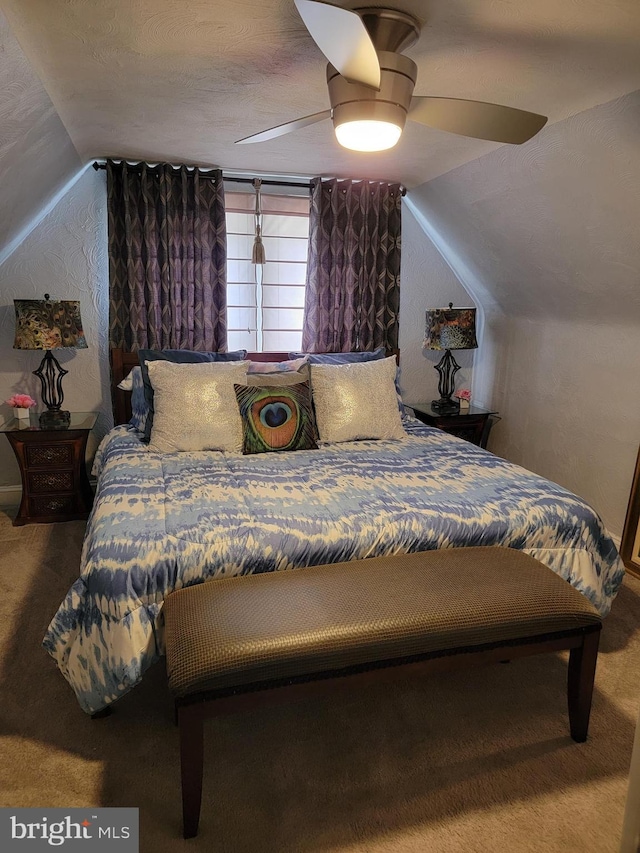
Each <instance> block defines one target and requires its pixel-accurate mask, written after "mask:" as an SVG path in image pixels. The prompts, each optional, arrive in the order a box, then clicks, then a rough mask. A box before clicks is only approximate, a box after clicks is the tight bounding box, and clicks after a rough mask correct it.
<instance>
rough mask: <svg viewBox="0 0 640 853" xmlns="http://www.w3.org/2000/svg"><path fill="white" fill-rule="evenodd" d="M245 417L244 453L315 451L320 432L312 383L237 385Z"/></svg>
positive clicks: (243, 425) (243, 423)
mask: <svg viewBox="0 0 640 853" xmlns="http://www.w3.org/2000/svg"><path fill="white" fill-rule="evenodd" d="M234 388H235V391H236V399H237V401H238V407H239V409H240V415H241V417H242V434H243V435H242V452H243V453H268V452H270V451H274V450H316V449H317V447H318V445H317V443H316V441H317V438H318V429H317V427H316V419H315V415H314V411H313V402H312V398H311V386H310V384H309V382H298V383H297V384H296V385H283V386H273V385H257V386H250V385H234Z"/></svg>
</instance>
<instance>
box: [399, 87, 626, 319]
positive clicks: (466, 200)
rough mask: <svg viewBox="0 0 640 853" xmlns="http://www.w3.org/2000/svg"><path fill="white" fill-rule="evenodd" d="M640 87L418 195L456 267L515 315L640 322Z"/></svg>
mask: <svg viewBox="0 0 640 853" xmlns="http://www.w3.org/2000/svg"><path fill="white" fill-rule="evenodd" d="M639 116H640V91H636V92H634V93H631V94H629V95H626V96H624V97H622V98H618V99H616V100H614V101H612V102H610V103H608V104H603V105H600V106H598V107H594V108H593V109H590V110H586V111H584V112H583V113H580V114H579V115H576V116H572V117H571V118H568V119H565V120H564V121H562V122H557V123H556V124H554V125H552V126H551V127H549V128H545V129H544V131H543V132H542V134H541V135H540V136H538V137H535V138H534V139H532V140H530V142H529V143H528V144H527V146H522V147H518V146H514V147H511V146H503V147H501V148H499V149H498V150H496V151H493V152H491V153H489V154H487V155H486V156H485V157H483V158H482V159H481V160H476V161H474V162H471V163H467V164H466V165H464V166H461V167H459V168H458V169H454V170H452V171H451V172H449V173H448V174H446V175H442V176H441V177H439V178H436V179H435V180H433V181H430V182H429V183H428V184H425V185H424V186H421V187H418V188H416V189H414V190H413V191H411V192H410V193H409V199H410V201H411V203H412V204H413V205H415V207H416V208H417V210H418V211H419V214H420V215H421V217H422V218H423V221H424V223H425V228H426V230H427V232H428V233H429V230H430V232H431V235H432V236H433V238H434V240H435V242H436V244H437V245H438V246H439V248H440V250H441V251H442V253H443V255H444V257H445V258H446V259H447V260H448V261H449V263H450V264H451V266H452V268H453V269H454V272H457V274H458V277H459V278H460V280H461V281H462V282H463V284H465V286H466V287H467V289H468V290H469V292H471V293H472V294H473V295H474V296H475V297H476V298H477V299H478V301H479V302H480V303H481V304H484V305H490V304H493V305H497V306H499V308H500V309H502V311H503V312H504V313H505V314H507V315H509V316H522V317H529V318H545V317H547V318H553V319H554V320H557V321H563V320H564V321H576V322H587V323H591V324H593V325H594V326H595V325H598V324H605V323H616V324H621V325H629V326H630V325H634V324H635V325H636V327H637V325H638V324H639V323H640V287H639V286H638V270H640V241H638V238H637V234H638V222H640V121H639V120H638V119H639Z"/></svg>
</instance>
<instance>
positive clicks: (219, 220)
mask: <svg viewBox="0 0 640 853" xmlns="http://www.w3.org/2000/svg"><path fill="white" fill-rule="evenodd" d="M107 197H108V213H109V283H110V287H109V291H110V308H109V315H110V316H109V338H110V345H111V347H117V348H121V349H124V350H126V351H129V352H131V351H134V350H137V349H143V348H150V349H165V348H169V349H190V350H208V351H212V352H214V351H218V352H224V351H225V350H226V348H227V297H226V290H227V284H226V260H227V257H226V256H227V237H226V227H225V210H224V187H223V183H222V172H219V171H217V172H213V173H212V172H208V173H203V172H201V171H200V170H199V169H187V168H186V166H181V167H180V168H179V169H176V168H174V167H172V166H169V165H167V164H162V165H160V166H153V167H152V166H148V165H147V164H145V163H142V164H140V165H137V166H132V165H129V164H127V163H113V162H111V161H108V162H107Z"/></svg>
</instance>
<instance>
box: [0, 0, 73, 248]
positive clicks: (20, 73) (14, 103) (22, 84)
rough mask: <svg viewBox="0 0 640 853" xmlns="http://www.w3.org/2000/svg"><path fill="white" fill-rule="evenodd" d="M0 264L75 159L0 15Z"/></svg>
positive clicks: (62, 181) (69, 175)
mask: <svg viewBox="0 0 640 853" xmlns="http://www.w3.org/2000/svg"><path fill="white" fill-rule="evenodd" d="M0 80H2V85H1V86H0V262H1V261H2V259H3V258H4V257H6V256H7V254H9V253H10V251H11V247H12V245H13V244H15V243H16V242H19V240H20V236H21V234H23V233H25V231H27V230H28V229H29V226H30V223H31V222H32V221H33V219H34V217H37V216H38V215H39V214H40V213H41V211H42V209H43V208H45V207H46V206H47V203H48V202H50V201H51V200H53V199H54V198H55V196H56V194H57V193H58V192H59V191H60V190H62V188H63V187H65V186H66V184H67V183H68V181H69V180H70V179H71V178H72V177H73V176H74V175H76V174H77V173H78V171H79V169H80V167H81V160H80V157H79V156H78V153H77V152H76V150H75V148H74V146H73V143H72V142H71V139H70V138H69V134H68V133H67V131H66V130H65V127H64V125H63V124H62V122H61V121H60V118H59V117H58V113H57V112H56V109H55V107H54V106H53V104H52V103H51V100H50V98H49V96H48V95H47V92H46V91H45V89H44V87H43V85H42V83H41V82H40V80H39V79H38V76H37V75H36V74H35V72H34V70H33V68H32V66H31V64H30V62H29V60H28V59H27V58H26V56H25V55H24V53H23V52H22V49H21V48H20V45H19V44H18V42H17V41H16V38H15V36H14V35H13V33H12V32H11V30H10V29H9V24H8V22H7V20H6V18H5V17H4V16H3V15H2V13H1V12H0Z"/></svg>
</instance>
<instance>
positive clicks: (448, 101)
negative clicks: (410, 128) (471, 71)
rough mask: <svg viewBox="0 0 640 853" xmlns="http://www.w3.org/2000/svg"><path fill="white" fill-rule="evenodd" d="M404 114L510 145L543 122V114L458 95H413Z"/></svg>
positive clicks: (443, 128)
mask: <svg viewBox="0 0 640 853" xmlns="http://www.w3.org/2000/svg"><path fill="white" fill-rule="evenodd" d="M408 117H409V118H410V119H411V120H412V121H417V122H420V123H421V124H426V125H428V126H429V127H436V128H438V129H439V130H447V131H449V133H459V134H460V135H461V136H473V137H475V138H476V139H489V140H491V141H492V142H510V143H511V144H513V145H520V144H521V143H522V142H526V141H527V139H531V137H532V136H535V134H536V133H537V132H538V131H539V130H541V129H542V128H543V127H544V126H545V124H546V123H547V118H546V116H541V115H538V114H537V113H528V112H526V111H525V110H517V109H515V108H514V107H503V106H501V105H500V104H488V103H485V102H484V101H465V100H462V99H460V98H431V97H422V98H420V97H414V98H412V99H411V107H410V109H409V113H408Z"/></svg>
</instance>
